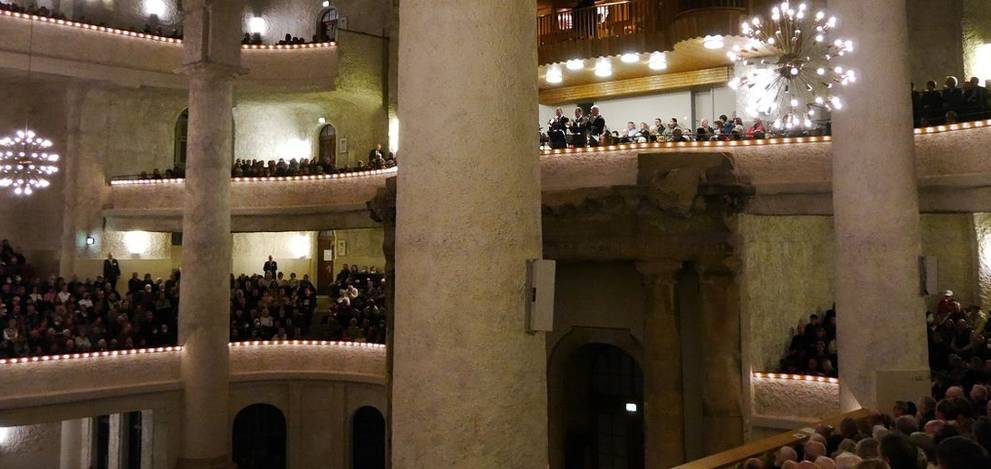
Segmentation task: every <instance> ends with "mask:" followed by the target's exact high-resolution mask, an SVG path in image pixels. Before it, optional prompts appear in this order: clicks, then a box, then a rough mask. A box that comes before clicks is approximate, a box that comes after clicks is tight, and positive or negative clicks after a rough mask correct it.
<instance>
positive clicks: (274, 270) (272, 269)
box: [262, 256, 279, 279]
mask: <svg viewBox="0 0 991 469" xmlns="http://www.w3.org/2000/svg"><path fill="white" fill-rule="evenodd" d="M262 270H263V271H264V272H265V273H266V274H268V273H271V274H272V278H273V279H274V278H275V276H276V275H277V274H278V273H279V263H278V262H275V260H274V259H272V256H268V260H267V261H265V265H264V266H262Z"/></svg>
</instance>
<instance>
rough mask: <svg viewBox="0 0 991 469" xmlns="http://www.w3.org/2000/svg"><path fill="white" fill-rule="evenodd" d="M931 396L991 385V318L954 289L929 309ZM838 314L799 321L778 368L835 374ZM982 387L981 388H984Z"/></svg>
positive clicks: (814, 316)
mask: <svg viewBox="0 0 991 469" xmlns="http://www.w3.org/2000/svg"><path fill="white" fill-rule="evenodd" d="M926 323H927V324H928V329H927V334H928V344H929V366H930V369H931V372H932V395H933V396H934V397H937V398H938V397H942V396H944V395H945V394H946V390H947V389H948V388H950V387H952V386H960V387H962V388H964V389H965V390H967V391H968V392H970V390H971V389H973V388H974V387H975V386H976V385H980V386H991V340H989V337H991V322H989V321H988V315H987V313H985V312H984V311H982V310H981V308H980V307H979V306H976V305H971V306H968V307H963V306H962V305H961V304H960V302H959V301H957V300H956V299H955V298H954V296H953V292H952V291H946V292H944V293H943V295H942V297H941V298H940V300H939V302H938V303H937V305H936V308H935V311H932V312H928V313H926ZM838 367H839V363H838V362H837V353H836V312H835V311H833V310H829V311H826V312H825V313H824V314H823V315H822V316H821V317H820V316H819V315H816V314H813V315H811V316H810V317H809V320H808V322H807V323H806V322H805V321H799V323H798V326H797V327H795V328H794V329H792V334H791V341H790V342H789V345H788V349H787V351H786V352H785V355H784V357H783V358H782V359H781V362H780V366H779V368H778V371H780V372H783V373H792V374H805V375H813V376H829V377H836V375H837V371H836V370H837V368H838ZM979 389H980V388H979Z"/></svg>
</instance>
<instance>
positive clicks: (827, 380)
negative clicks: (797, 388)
mask: <svg viewBox="0 0 991 469" xmlns="http://www.w3.org/2000/svg"><path fill="white" fill-rule="evenodd" d="M753 377H754V378H756V379H786V380H791V381H810V382H816V383H830V384H839V382H840V380H838V379H836V378H828V377H825V376H811V375H791V374H788V373H760V372H754V373H753Z"/></svg>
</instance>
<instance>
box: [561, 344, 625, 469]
mask: <svg viewBox="0 0 991 469" xmlns="http://www.w3.org/2000/svg"><path fill="white" fill-rule="evenodd" d="M566 373H567V374H566V377H565V389H570V390H572V392H570V393H569V395H568V396H567V397H566V398H565V402H564V405H565V406H566V409H567V410H566V412H565V415H566V416H567V417H566V419H567V421H566V422H564V427H565V443H564V447H565V467H566V468H567V469H585V468H596V469H643V467H644V459H643V454H644V446H643V442H644V440H643V438H644V437H643V372H642V371H641V370H640V365H639V364H638V363H637V362H636V360H635V359H634V358H633V357H631V356H630V355H628V354H627V353H626V352H624V351H623V350H621V349H620V348H618V347H615V346H613V345H606V344H586V345H583V346H581V347H580V348H579V349H578V350H577V351H576V352H575V354H574V356H573V357H572V359H571V361H570V363H569V366H568V370H567V372H566Z"/></svg>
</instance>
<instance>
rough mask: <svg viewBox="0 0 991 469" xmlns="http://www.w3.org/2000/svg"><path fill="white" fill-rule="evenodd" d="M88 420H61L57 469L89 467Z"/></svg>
mask: <svg viewBox="0 0 991 469" xmlns="http://www.w3.org/2000/svg"><path fill="white" fill-rule="evenodd" d="M91 426H92V423H91V421H90V419H88V418H85V419H76V420H63V421H62V433H61V444H60V446H59V469H88V468H89V467H90V454H91V452H90V446H91V445H92V440H91V439H90V438H91V436H90V428H91Z"/></svg>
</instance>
